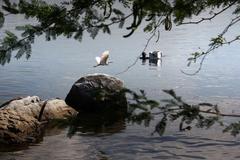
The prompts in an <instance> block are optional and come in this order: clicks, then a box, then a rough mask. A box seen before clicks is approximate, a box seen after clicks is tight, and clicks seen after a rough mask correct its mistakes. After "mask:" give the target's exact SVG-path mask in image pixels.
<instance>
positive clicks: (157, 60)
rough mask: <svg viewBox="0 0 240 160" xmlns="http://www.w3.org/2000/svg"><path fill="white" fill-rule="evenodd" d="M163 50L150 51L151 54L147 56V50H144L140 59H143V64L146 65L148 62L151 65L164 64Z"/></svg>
mask: <svg viewBox="0 0 240 160" xmlns="http://www.w3.org/2000/svg"><path fill="white" fill-rule="evenodd" d="M162 57H163V55H162V52H161V51H153V52H149V56H147V54H146V52H142V55H141V57H140V59H141V60H142V65H146V63H147V62H148V64H149V66H155V67H158V66H161V65H162Z"/></svg>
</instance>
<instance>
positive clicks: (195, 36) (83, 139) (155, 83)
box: [0, 12, 240, 160]
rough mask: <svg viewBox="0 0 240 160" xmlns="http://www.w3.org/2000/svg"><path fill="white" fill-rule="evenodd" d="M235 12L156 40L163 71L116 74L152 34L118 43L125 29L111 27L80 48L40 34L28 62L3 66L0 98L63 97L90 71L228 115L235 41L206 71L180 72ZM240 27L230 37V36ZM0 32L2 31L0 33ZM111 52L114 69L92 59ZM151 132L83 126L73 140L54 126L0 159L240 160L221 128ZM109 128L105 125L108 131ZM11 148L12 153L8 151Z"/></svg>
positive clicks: (236, 93)
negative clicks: (212, 104)
mask: <svg viewBox="0 0 240 160" xmlns="http://www.w3.org/2000/svg"><path fill="white" fill-rule="evenodd" d="M230 14H231V12H228V13H225V14H224V15H222V16H220V17H218V18H216V19H215V20H214V21H212V22H208V23H203V24H201V25H197V26H196V25H194V26H193V25H186V26H181V27H174V28H173V30H172V31H171V32H161V37H160V41H159V42H158V43H154V42H153V43H151V44H150V45H149V47H148V49H147V51H151V50H161V51H163V54H164V55H166V57H164V59H163V61H162V63H161V65H160V66H150V65H148V63H146V64H145V65H142V62H141V61H138V63H137V64H136V65H135V66H134V67H133V68H131V69H130V70H129V71H127V72H125V73H123V74H120V75H116V74H117V73H119V72H121V71H123V70H124V69H126V67H127V66H128V65H131V64H132V63H133V61H134V60H135V58H136V57H137V56H138V55H139V54H140V53H141V51H142V50H143V48H144V46H145V43H146V41H147V38H148V35H145V34H143V33H141V32H140V31H139V32H137V33H136V34H135V35H133V36H132V37H130V38H128V39H124V38H121V37H122V35H123V34H124V33H126V31H125V30H115V29H113V31H112V35H111V36H108V35H102V34H100V35H99V36H98V37H97V38H96V39H95V40H91V39H90V38H88V37H87V36H85V37H84V39H83V41H82V43H79V42H77V41H74V40H72V39H65V38H59V39H58V40H56V41H51V42H46V41H45V39H44V37H39V38H38V39H37V40H36V42H35V44H34V45H33V52H32V57H31V58H30V59H29V60H25V59H20V60H15V59H13V60H12V62H11V63H10V64H7V65H5V66H0V101H2V102H3V101H5V100H8V99H11V98H13V97H16V96H26V95H38V96H40V97H41V98H42V99H47V98H53V97H60V98H65V96H66V94H67V93H68V91H69V89H70V87H71V85H72V84H73V83H74V82H75V81H76V80H77V79H78V78H80V77H81V76H84V75H87V74H91V73H106V74H110V75H116V76H117V77H118V78H120V79H122V80H123V81H124V82H125V85H126V86H127V87H129V88H131V89H133V90H136V91H137V90H139V89H144V90H145V91H146V92H147V94H148V96H149V97H151V98H154V99H161V98H163V97H167V96H166V95H165V94H164V93H163V92H162V91H161V90H162V89H174V90H175V91H176V92H177V94H179V95H181V96H182V97H183V98H184V99H186V100H189V101H206V100H207V101H212V102H216V103H218V104H223V106H224V107H225V108H223V109H225V110H226V111H229V107H231V110H235V111H238V110H239V109H238V108H240V105H239V103H238V102H239V99H240V77H239V73H240V63H239V61H240V55H239V49H240V46H239V45H238V44H233V45H231V46H226V47H222V48H221V49H218V50H216V51H214V52H213V53H212V54H211V55H209V56H208V57H207V59H206V61H205V63H204V66H203V69H202V71H201V72H200V73H199V74H197V75H195V76H187V75H184V74H182V73H181V70H184V71H187V72H194V71H195V69H196V68H197V65H196V66H192V67H190V68H188V67H186V64H187V61H186V59H187V58H188V57H189V54H190V53H191V52H194V51H196V50H199V48H198V47H201V48H203V49H204V48H207V45H208V42H209V39H210V38H211V37H213V36H215V35H217V34H218V33H219V32H221V31H222V30H223V29H224V24H225V22H228V21H229V19H228V17H229V15H230ZM21 23H24V20H23V19H22V17H11V16H9V18H8V20H7V23H6V24H5V28H8V29H10V30H11V29H13V28H14V26H15V25H16V24H21ZM239 27H240V26H239V25H236V26H235V27H234V28H232V29H231V30H230V32H229V35H228V38H231V37H232V35H233V33H234V32H237V31H239V30H237V29H238V28H239ZM2 33H3V31H2V30H1V31H0V36H2ZM104 50H110V59H111V61H113V63H112V64H110V65H109V66H104V67H97V68H94V67H93V66H94V65H95V56H98V55H100V54H101V52H103V51H104ZM154 125H155V122H153V123H152V124H151V126H150V127H147V128H145V127H143V126H139V125H133V124H128V123H125V122H124V120H122V121H120V122H116V123H114V124H112V125H110V126H104V125H102V124H99V126H97V127H99V128H96V126H92V125H88V124H87V123H83V124H80V125H79V126H78V128H77V130H76V131H77V132H76V134H75V135H73V136H71V137H70V136H69V135H68V133H69V129H70V127H69V126H67V127H63V128H53V129H49V130H48V131H47V132H46V136H45V137H44V139H43V141H42V142H41V143H39V144H36V145H33V146H30V147H27V148H24V149H20V150H18V151H10V152H0V159H19V160H21V159H37V160H41V159H44V160H45V159H61V160H65V159H66V160H67V159H83V160H88V159H114V160H115V159H129V160H132V159H136V160H139V159H143V160H146V159H218V160H220V159H240V154H239V138H238V137H231V136H229V135H228V134H222V133H221V130H220V129H219V128H217V127H216V128H215V129H210V130H207V131H205V130H204V131H201V130H198V129H194V130H193V131H191V132H187V133H179V132H178V131H177V128H176V127H174V124H173V125H171V126H170V127H169V128H167V133H166V134H165V136H162V137H159V136H157V135H154V136H151V133H152V131H153V129H154ZM104 127H105V128H104ZM7 150H8V149H7Z"/></svg>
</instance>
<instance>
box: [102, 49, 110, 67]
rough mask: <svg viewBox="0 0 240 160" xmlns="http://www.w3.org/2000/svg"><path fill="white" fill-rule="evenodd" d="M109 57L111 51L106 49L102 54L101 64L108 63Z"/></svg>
mask: <svg viewBox="0 0 240 160" xmlns="http://www.w3.org/2000/svg"><path fill="white" fill-rule="evenodd" d="M108 57H109V51H104V52H103V53H102V56H101V60H100V64H103V65H105V64H107V60H108Z"/></svg>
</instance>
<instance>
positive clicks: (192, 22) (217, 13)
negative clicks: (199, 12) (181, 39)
mask: <svg viewBox="0 0 240 160" xmlns="http://www.w3.org/2000/svg"><path fill="white" fill-rule="evenodd" d="M236 2H237V1H234V2H232V3H230V4H229V5H228V6H227V7H225V8H223V9H222V10H220V11H219V12H216V13H214V14H213V16H211V17H208V18H202V19H200V20H198V21H189V22H182V23H180V24H178V25H177V26H179V25H184V24H199V23H201V22H203V21H210V20H212V19H213V18H215V17H216V16H217V15H219V14H221V13H222V12H224V11H226V10H227V9H229V8H230V7H231V6H233V5H234V4H235V3H236Z"/></svg>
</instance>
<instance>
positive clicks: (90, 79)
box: [65, 74, 127, 112]
mask: <svg viewBox="0 0 240 160" xmlns="http://www.w3.org/2000/svg"><path fill="white" fill-rule="evenodd" d="M123 89H124V87H123V82H122V81H121V80H119V79H117V78H115V77H112V76H109V75H106V74H92V75H88V76H85V77H82V78H80V79H79V80H78V81H76V82H75V83H74V84H73V86H72V88H71V90H70V91H69V93H68V95H67V97H66V99H65V101H66V103H67V104H68V105H69V106H71V107H73V108H74V109H76V110H77V111H91V112H92V111H102V110H111V109H114V110H115V109H126V106H127V101H126V97H125V93H124V92H123Z"/></svg>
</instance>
